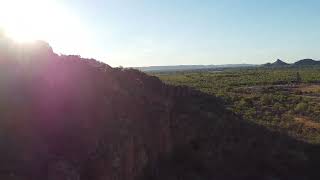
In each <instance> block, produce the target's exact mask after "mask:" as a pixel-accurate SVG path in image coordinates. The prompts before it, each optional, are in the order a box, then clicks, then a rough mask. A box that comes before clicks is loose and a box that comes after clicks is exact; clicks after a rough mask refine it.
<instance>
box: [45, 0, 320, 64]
mask: <svg viewBox="0 0 320 180" xmlns="http://www.w3.org/2000/svg"><path fill="white" fill-rule="evenodd" d="M58 3H59V6H63V8H64V9H65V10H67V11H68V12H70V14H72V15H73V17H76V18H77V19H78V21H79V22H80V23H81V27H85V29H86V33H85V34H83V35H82V34H81V33H78V34H77V36H80V37H78V40H76V41H74V38H73V39H70V40H72V42H65V43H64V44H65V46H63V48H62V45H60V47H57V44H55V43H54V42H53V43H51V44H52V46H53V48H54V49H55V50H56V51H58V52H61V53H72V52H73V53H79V54H80V55H83V56H86V57H94V58H97V59H99V60H102V61H104V62H106V63H108V64H110V65H113V66H118V65H123V66H145V65H175V64H235V63H265V62H268V61H273V60H275V59H277V58H281V59H283V60H285V61H288V62H293V61H295V60H297V59H301V58H314V59H320V44H319V43H320V1H319V0H90V1H88V0H65V1H63V0H59V1H58ZM79 27H80V26H79ZM61 28H62V29H63V28H66V29H68V27H67V26H66V27H63V26H62V27H61ZM79 31H80V28H79ZM62 33H63V31H62ZM76 38H77V37H76ZM64 41H68V38H67V36H66V38H64ZM49 43H50V42H49ZM84 43H85V44H86V45H82V46H81V47H82V49H81V48H78V49H77V47H80V45H81V44H84ZM60 44H63V43H60ZM84 48H85V51H84V50H83V49H84ZM82 52H83V53H82Z"/></svg>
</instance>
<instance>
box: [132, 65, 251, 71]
mask: <svg viewBox="0 0 320 180" xmlns="http://www.w3.org/2000/svg"><path fill="white" fill-rule="evenodd" d="M253 66H257V65H255V64H222V65H173V66H145V67H133V68H134V69H138V70H140V71H146V72H148V71H186V70H205V69H219V68H237V67H253Z"/></svg>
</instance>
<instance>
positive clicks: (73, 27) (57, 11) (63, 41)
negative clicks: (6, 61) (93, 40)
mask: <svg viewBox="0 0 320 180" xmlns="http://www.w3.org/2000/svg"><path fill="white" fill-rule="evenodd" d="M0 4H1V5H0V28H2V29H4V31H5V34H6V35H7V36H8V37H10V38H11V39H13V40H15V41H17V42H32V41H35V40H44V41H48V42H49V43H50V44H51V45H52V46H55V47H59V48H67V47H73V46H74V44H70V43H72V42H73V43H74V42H79V38H81V40H82V42H83V41H84V40H85V38H86V37H88V36H87V35H88V33H87V31H86V28H84V26H82V24H81V23H80V21H79V19H78V18H77V17H76V16H74V15H73V14H72V13H71V12H70V11H69V10H67V9H66V8H65V7H64V6H63V4H62V1H57V0H0ZM83 43H85V42H83ZM73 48H75V47H73Z"/></svg>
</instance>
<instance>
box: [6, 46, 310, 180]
mask: <svg viewBox="0 0 320 180" xmlns="http://www.w3.org/2000/svg"><path fill="white" fill-rule="evenodd" d="M42 52H46V53H47V54H46V53H38V54H37V53H32V54H29V53H27V54H24V53H23V52H21V51H15V50H14V49H13V50H11V51H10V52H7V51H5V52H4V51H1V53H3V54H2V55H1V56H0V57H1V65H2V66H1V67H0V88H1V89H0V139H1V141H0V179H7V180H17V179H18V180H33V179H48V180H56V179H59V180H107V179H108V180H109V179H110V180H138V179H172V180H175V179H177V180H178V179H268V178H269V179H270V178H271V179H272V178H273V179H276V178H277V179H288V178H291V179H292V178H302V179H303V178H306V177H308V174H307V172H308V170H309V169H308V165H309V164H308V163H309V162H308V161H307V160H308V158H309V157H308V154H299V153H297V152H304V150H303V148H306V147H308V145H306V144H304V143H301V142H296V141H294V140H292V139H290V138H288V137H285V136H283V135H280V134H277V133H273V132H270V131H268V130H266V129H264V128H262V127H258V126H256V125H253V124H249V123H246V122H244V121H242V120H241V119H239V118H238V117H236V116H234V115H233V114H232V113H230V112H229V111H227V110H226V109H225V108H224V107H223V105H222V103H221V102H220V100H219V99H218V98H216V97H214V96H210V95H208V94H204V93H201V92H200V91H197V90H194V89H192V88H189V87H183V86H171V85H166V84H164V83H162V82H161V81H160V80H159V79H158V78H156V77H153V76H148V75H146V74H144V73H142V72H140V71H137V70H133V69H120V68H111V67H110V66H108V65H106V64H104V63H101V62H98V61H96V60H93V59H82V58H80V57H79V56H64V55H61V56H59V55H56V54H54V53H49V54H48V52H51V51H46V50H42ZM4 53H7V54H4ZM8 53H9V54H10V53H23V54H19V56H16V55H15V56H11V55H10V56H9V55H8ZM19 57H20V58H19ZM21 57H24V58H23V59H25V61H20V60H21ZM301 149H302V150H301Z"/></svg>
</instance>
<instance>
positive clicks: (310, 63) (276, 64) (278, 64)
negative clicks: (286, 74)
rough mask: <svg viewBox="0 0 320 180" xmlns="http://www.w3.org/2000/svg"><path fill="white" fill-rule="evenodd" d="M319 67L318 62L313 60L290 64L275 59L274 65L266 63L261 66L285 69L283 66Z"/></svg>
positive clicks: (302, 60) (319, 63)
mask: <svg viewBox="0 0 320 180" xmlns="http://www.w3.org/2000/svg"><path fill="white" fill-rule="evenodd" d="M318 65H320V61H318V60H314V59H301V60H298V61H296V62H294V63H292V64H289V63H286V62H284V61H282V60H280V59H277V60H276V61H275V62H274V63H266V64H263V65H262V66H263V67H285V66H291V67H292V66H293V67H297V66H318Z"/></svg>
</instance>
